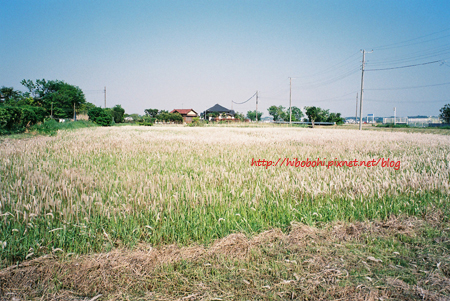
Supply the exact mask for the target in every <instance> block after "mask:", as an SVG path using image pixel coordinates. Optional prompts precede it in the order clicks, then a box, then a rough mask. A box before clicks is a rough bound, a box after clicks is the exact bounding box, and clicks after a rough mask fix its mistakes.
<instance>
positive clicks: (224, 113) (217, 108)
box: [204, 104, 236, 120]
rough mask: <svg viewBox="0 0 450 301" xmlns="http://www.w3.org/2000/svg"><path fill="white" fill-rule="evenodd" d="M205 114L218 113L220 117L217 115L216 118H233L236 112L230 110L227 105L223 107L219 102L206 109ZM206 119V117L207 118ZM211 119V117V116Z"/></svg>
mask: <svg viewBox="0 0 450 301" xmlns="http://www.w3.org/2000/svg"><path fill="white" fill-rule="evenodd" d="M204 113H205V116H208V114H209V113H216V114H217V115H218V117H216V118H215V119H216V120H233V119H234V115H235V114H236V113H235V112H234V111H233V110H229V109H227V108H225V107H222V106H221V105H219V104H215V105H214V106H212V107H211V108H209V109H207V110H205V112H204ZM205 119H206V118H205ZM210 120H211V117H210Z"/></svg>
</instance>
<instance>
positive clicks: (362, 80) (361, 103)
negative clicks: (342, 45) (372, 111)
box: [359, 50, 373, 130]
mask: <svg viewBox="0 0 450 301" xmlns="http://www.w3.org/2000/svg"><path fill="white" fill-rule="evenodd" d="M372 51H373V50H372ZM372 51H371V52H372ZM362 53H363V57H362V65H361V99H360V103H359V130H362V117H363V115H362V114H363V113H362V112H363V92H364V65H365V64H366V51H365V50H362Z"/></svg>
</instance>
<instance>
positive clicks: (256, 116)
mask: <svg viewBox="0 0 450 301" xmlns="http://www.w3.org/2000/svg"><path fill="white" fill-rule="evenodd" d="M255 113H256V114H255V118H256V122H258V91H256V111H255Z"/></svg>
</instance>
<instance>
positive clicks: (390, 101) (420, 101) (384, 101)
mask: <svg viewBox="0 0 450 301" xmlns="http://www.w3.org/2000/svg"><path fill="white" fill-rule="evenodd" d="M365 100H366V101H369V102H382V103H434V102H449V101H450V99H447V100H445V99H444V100H442V99H440V100H429V101H424V100H406V101H405V100H403V101H402V100H381V99H371V98H369V99H365Z"/></svg>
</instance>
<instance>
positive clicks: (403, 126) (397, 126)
mask: <svg viewBox="0 0 450 301" xmlns="http://www.w3.org/2000/svg"><path fill="white" fill-rule="evenodd" d="M377 127H380V128H409V125H407V124H404V123H402V124H393V123H385V124H377Z"/></svg>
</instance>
